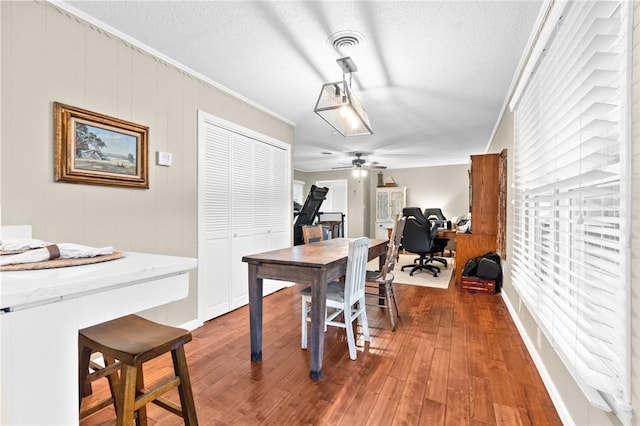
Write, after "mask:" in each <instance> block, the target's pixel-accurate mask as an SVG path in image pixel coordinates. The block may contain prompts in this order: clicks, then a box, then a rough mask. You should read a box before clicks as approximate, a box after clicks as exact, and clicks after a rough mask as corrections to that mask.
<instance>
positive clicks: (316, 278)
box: [242, 238, 388, 380]
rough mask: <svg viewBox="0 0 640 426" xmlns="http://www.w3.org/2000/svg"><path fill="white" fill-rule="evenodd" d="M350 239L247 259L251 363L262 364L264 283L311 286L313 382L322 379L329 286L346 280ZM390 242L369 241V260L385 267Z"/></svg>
mask: <svg viewBox="0 0 640 426" xmlns="http://www.w3.org/2000/svg"><path fill="white" fill-rule="evenodd" d="M349 241H350V239H349V238H334V239H330V240H325V241H319V242H316V243H312V244H303V245H298V246H293V247H287V248H283V249H279V250H273V251H269V252H264V253H258V254H252V255H247V256H243V258H242V261H243V262H246V263H247V264H248V267H249V268H248V269H249V327H250V333H251V361H252V362H261V361H262V296H263V293H262V280H263V279H265V278H266V279H273V280H283V281H291V282H294V283H308V284H311V297H312V302H311V330H310V331H311V332H310V336H311V342H310V345H309V347H310V353H309V357H310V365H311V368H310V372H309V376H310V377H311V379H313V380H319V379H320V377H321V376H322V355H323V351H324V315H325V307H326V297H327V283H329V282H331V281H334V280H337V279H338V278H340V277H344V276H345V273H346V270H347V257H348V251H349ZM387 242H388V240H387V239H371V238H370V239H369V260H370V261H371V260H373V259H375V258H376V257H378V258H379V259H380V263H379V264H380V267H382V265H383V264H384V260H385V259H384V258H385V255H386V250H387Z"/></svg>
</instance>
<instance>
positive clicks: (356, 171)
mask: <svg viewBox="0 0 640 426" xmlns="http://www.w3.org/2000/svg"><path fill="white" fill-rule="evenodd" d="M351 174H352V175H353V177H355V178H361V177H367V175H368V174H369V172H368V171H367V169H365V168H364V167H362V166H356V167H354V168H353V171H352V172H351Z"/></svg>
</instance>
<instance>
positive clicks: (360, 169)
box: [333, 152, 387, 177]
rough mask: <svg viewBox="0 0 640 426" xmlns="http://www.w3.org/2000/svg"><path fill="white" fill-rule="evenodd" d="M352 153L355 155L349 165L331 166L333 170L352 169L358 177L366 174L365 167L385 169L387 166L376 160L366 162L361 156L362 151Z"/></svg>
mask: <svg viewBox="0 0 640 426" xmlns="http://www.w3.org/2000/svg"><path fill="white" fill-rule="evenodd" d="M353 155H355V156H356V158H354V159H353V160H351V165H350V166H341V167H333V169H334V170H339V169H353V175H354V176H357V177H360V176H366V175H367V169H379V170H383V169H386V168H387V166H382V165H380V164H379V163H378V162H377V161H372V162H370V163H368V162H367V161H366V160H365V159H364V158H362V156H363V155H364V153H362V152H354V153H353Z"/></svg>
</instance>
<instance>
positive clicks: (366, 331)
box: [358, 297, 371, 342]
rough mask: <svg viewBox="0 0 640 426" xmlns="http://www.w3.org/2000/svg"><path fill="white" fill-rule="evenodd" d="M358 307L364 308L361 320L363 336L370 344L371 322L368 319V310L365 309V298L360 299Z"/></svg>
mask: <svg viewBox="0 0 640 426" xmlns="http://www.w3.org/2000/svg"><path fill="white" fill-rule="evenodd" d="M358 305H359V306H360V307H361V308H363V309H362V313H361V314H360V320H361V321H362V324H361V327H362V334H363V336H364V341H365V342H370V341H371V338H370V337H369V320H368V319H367V310H366V309H365V306H366V305H365V300H364V297H362V298H361V299H360V301H359V302H358Z"/></svg>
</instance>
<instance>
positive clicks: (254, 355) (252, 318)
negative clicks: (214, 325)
mask: <svg viewBox="0 0 640 426" xmlns="http://www.w3.org/2000/svg"><path fill="white" fill-rule="evenodd" d="M248 266H249V330H250V334H251V362H261V361H262V278H258V265H257V264H255V263H250V264H249V265H248Z"/></svg>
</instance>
